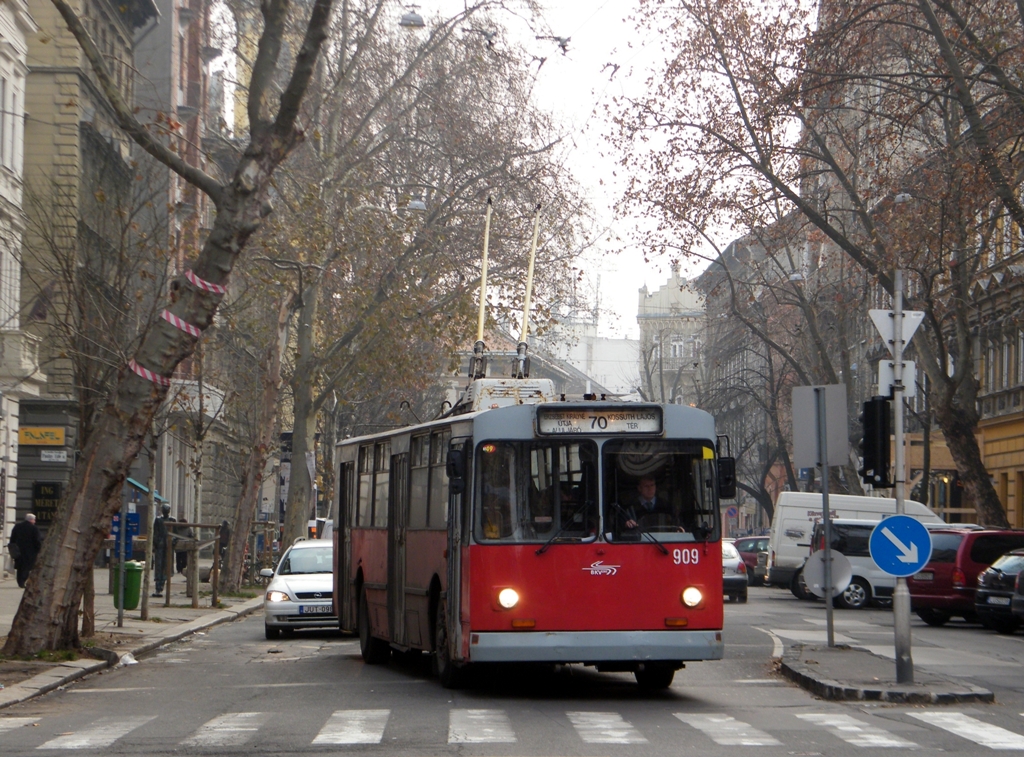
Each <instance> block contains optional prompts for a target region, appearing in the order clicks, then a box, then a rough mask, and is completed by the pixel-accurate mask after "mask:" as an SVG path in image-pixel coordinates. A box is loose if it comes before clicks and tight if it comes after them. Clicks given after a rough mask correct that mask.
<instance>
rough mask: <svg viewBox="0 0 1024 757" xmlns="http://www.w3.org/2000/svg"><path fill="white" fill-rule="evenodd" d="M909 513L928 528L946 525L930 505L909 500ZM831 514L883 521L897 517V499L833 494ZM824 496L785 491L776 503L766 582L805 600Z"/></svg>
mask: <svg viewBox="0 0 1024 757" xmlns="http://www.w3.org/2000/svg"><path fill="white" fill-rule="evenodd" d="M903 504H904V505H905V511H906V514H907V515H909V516H911V517H912V518H916V519H917V520H919V521H921V522H922V523H924V524H925V525H928V524H942V523H943V520H942V518H940V517H939V516H938V515H936V514H935V513H933V512H932V511H931V510H929V509H928V507H927V506H925V505H922V504H921V503H920V502H915V501H914V500H912V499H908V500H905V501H904V503H903ZM828 505H829V515H830V516H831V517H832V518H833V519H838V518H847V519H856V520H872V521H876V522H877V521H880V520H882V518H885V517H887V516H889V515H895V514H896V500H894V499H890V498H888V497H858V496H854V495H852V494H829V495H828ZM821 517H822V516H821V494H820V493H818V492H782V493H781V494H780V495H779V499H778V501H777V502H776V503H775V515H774V517H773V518H772V528H771V532H770V535H769V539H768V573H767V576H766V583H768V584H771V585H773V586H783V587H787V588H789V589H790V590H791V591H792V592H793V593H794V594H795V595H796V596H798V597H801V598H802V597H803V596H804V592H803V590H802V589H801V587H800V581H799V576H798V574H799V572H800V569H801V568H802V567H803V564H804V561H805V560H806V559H807V556H808V555H809V554H810V551H811V550H810V547H811V532H812V531H813V530H814V524H815V523H818V522H819V521H820V520H821Z"/></svg>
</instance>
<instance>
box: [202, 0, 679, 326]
mask: <svg viewBox="0 0 1024 757" xmlns="http://www.w3.org/2000/svg"><path fill="white" fill-rule="evenodd" d="M541 2H542V3H543V4H544V6H545V12H544V17H543V22H542V23H543V24H545V25H546V28H542V29H536V28H532V29H531V28H529V27H528V26H527V24H526V23H520V24H517V23H516V21H515V20H514V19H512V20H509V23H510V26H511V30H510V31H511V32H512V33H513V34H519V35H520V39H519V40H518V41H519V42H521V43H522V44H523V45H524V46H525V47H526V48H527V49H528V50H530V51H531V53H532V54H534V55H537V56H539V57H540V56H543V57H546V61H545V62H544V64H543V66H542V67H541V69H540V71H539V73H538V77H537V98H538V104H539V105H540V106H541V107H542V108H544V109H546V110H549V111H550V112H552V113H553V114H555V116H556V118H557V119H558V120H559V121H560V123H561V125H562V127H563V130H564V131H565V132H566V133H568V134H569V135H571V141H570V142H569V143H568V144H567V153H566V157H565V159H566V161H567V163H568V165H569V167H570V169H571V170H572V172H573V174H574V175H575V176H576V178H577V180H578V181H579V182H580V184H581V186H582V187H583V190H584V192H585V193H586V195H587V198H588V200H589V201H590V204H591V206H592V207H593V209H594V211H595V213H596V214H597V218H598V219H599V228H606V229H607V233H606V234H604V235H603V237H604V240H606V241H601V242H600V243H599V244H598V245H597V247H596V248H595V249H594V250H592V251H591V252H590V253H589V254H588V256H587V258H586V259H585V260H584V261H583V268H584V271H585V273H586V276H587V279H588V285H589V288H590V289H592V290H595V291H599V297H600V306H601V311H602V315H601V321H600V327H599V329H600V333H601V335H602V336H611V337H632V338H636V337H638V336H639V327H638V326H637V323H636V308H637V290H638V289H639V288H640V287H642V286H644V285H647V286H648V287H649V288H650V289H652V290H656V289H657V288H658V287H659V286H661V285H662V284H663V283H665V282H666V281H667V280H668V276H669V270H668V265H669V263H668V261H667V260H655V261H652V262H651V263H645V262H644V256H643V252H642V250H641V249H639V248H638V247H626V248H625V249H623V246H624V245H626V244H629V243H630V241H631V231H632V228H631V227H632V226H634V222H632V221H629V220H628V219H616V214H615V210H614V208H615V204H616V203H617V202H618V200H619V199H620V197H621V191H622V190H621V186H620V185H619V184H618V183H617V182H616V179H615V177H614V176H613V175H612V174H613V172H614V171H615V170H616V168H617V167H616V165H615V160H614V153H613V151H612V149H611V147H610V145H609V143H608V142H607V141H606V135H607V134H608V131H609V129H608V124H607V123H606V121H605V117H604V110H603V108H604V106H605V105H607V104H609V103H610V102H611V100H612V98H614V97H616V96H620V95H624V94H625V95H639V94H641V93H642V92H643V90H644V82H645V80H646V79H647V75H648V72H649V71H650V70H651V68H652V67H654V66H655V65H656V64H657V63H658V62H660V61H663V59H664V53H663V52H662V51H661V49H660V40H653V43H652V44H647V42H648V41H647V40H645V39H643V38H642V37H641V36H640V34H639V33H638V32H637V30H636V28H635V26H634V25H633V24H632V22H630V21H628V20H627V17H628V15H629V13H630V12H631V10H632V9H633V8H634V7H635V5H636V2H637V0H596V2H584V1H583V0H541ZM462 5H463V0H419V3H418V6H417V7H418V8H419V11H420V13H421V14H422V15H423V16H424V17H426V18H429V17H431V16H434V15H436V14H438V13H441V14H445V15H447V14H450V13H454V12H457V11H458V10H461V8H462ZM538 33H539V34H550V35H551V36H557V37H568V38H569V42H568V45H567V50H566V51H565V53H564V54H563V53H562V51H561V49H560V48H559V45H558V42H557V40H553V39H534V37H535V35H536V34H538ZM496 44H501V41H500V40H498V41H496ZM225 47H227V45H225ZM233 62H234V60H233V57H232V56H230V55H224V56H222V57H221V58H219V59H217V60H216V61H215V62H214V65H213V66H212V67H211V70H213V69H218V68H224V67H228V68H229V69H230V67H231V66H233ZM616 66H618V68H617V69H616V68H615V67H616ZM230 107H231V106H230V103H229V104H228V108H229V110H228V113H229V114H230ZM602 182H603V184H602ZM609 237H611V239H610V240H609ZM615 237H617V238H618V239H617V240H616V239H615ZM620 250H621V252H619V251H620ZM613 253H617V254H613ZM684 275H687V269H686V267H685V265H684ZM598 281H600V288H598V286H597V285H598Z"/></svg>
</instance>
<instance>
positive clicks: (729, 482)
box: [718, 457, 736, 499]
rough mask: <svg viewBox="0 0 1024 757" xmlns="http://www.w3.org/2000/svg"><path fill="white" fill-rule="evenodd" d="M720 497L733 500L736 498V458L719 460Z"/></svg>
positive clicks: (721, 458)
mask: <svg viewBox="0 0 1024 757" xmlns="http://www.w3.org/2000/svg"><path fill="white" fill-rule="evenodd" d="M718 496H719V498H721V499H733V498H734V497H735V496H736V458H735V457H720V458H718Z"/></svg>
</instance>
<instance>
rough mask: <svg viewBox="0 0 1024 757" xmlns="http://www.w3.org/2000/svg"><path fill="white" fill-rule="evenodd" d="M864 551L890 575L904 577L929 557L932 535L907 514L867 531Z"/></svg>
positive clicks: (923, 563) (895, 516)
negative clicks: (869, 536) (868, 534)
mask: <svg viewBox="0 0 1024 757" xmlns="http://www.w3.org/2000/svg"><path fill="white" fill-rule="evenodd" d="M868 550H869V551H870V552H871V559H872V560H874V561H875V565H877V566H878V567H879V569H880V570H882V571H883V572H885V573H888V574H889V575H890V576H897V577H899V578H905V577H907V576H912V575H914V574H915V573H917V572H918V571H919V570H921V568H923V567H924V566H925V565H926V564H927V563H928V561H929V560H930V559H931V557H932V535H931V534H930V533H928V529H927V528H925V527H924V526H923V525H922V524H921V522H920V521H917V520H914V519H913V518H911V517H910V516H909V515H891V516H889V517H888V518H886V519H885V520H883V521H882V522H881V523H879V524H878V525H877V526H875V530H874V531H872V532H871V538H870V539H869V540H868Z"/></svg>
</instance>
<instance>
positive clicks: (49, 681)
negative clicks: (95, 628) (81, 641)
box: [0, 596, 263, 710]
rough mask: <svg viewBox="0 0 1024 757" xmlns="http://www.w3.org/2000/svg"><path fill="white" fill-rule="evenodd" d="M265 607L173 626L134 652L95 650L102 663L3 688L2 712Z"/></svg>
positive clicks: (247, 605)
mask: <svg viewBox="0 0 1024 757" xmlns="http://www.w3.org/2000/svg"><path fill="white" fill-rule="evenodd" d="M262 607H263V597H262V596H259V597H256V598H254V599H250V600H249V601H247V602H243V603H242V604H240V605H238V606H236V607H231V608H229V609H226V610H220V611H218V612H216V613H213V614H211V615H207V616H205V617H202V618H196V619H195V620H190V621H188V622H187V623H181V624H180V625H177V626H173V627H172V628H169V629H168V632H167V633H165V634H163V635H161V636H158V637H156V638H153V639H149V640H148V641H146V642H144V643H142V644H139V645H138V646H134V647H132V648H131V649H124V650H119V651H117V652H115V651H113V650H109V649H100V648H94V649H92V650H91V651H92V652H93V653H94V654H95V655H96V656H97V657H100V658H101V659H98V660H87V659H81V660H71V661H68V662H62V663H61V664H60V665H57V666H55V667H53V668H50V669H49V670H47V671H44V672H43V673H40V674H39V675H36V676H33V677H32V678H28V679H26V680H24V681H20V682H19V683H16V684H14V685H13V686H8V687H7V688H0V710H2V709H3V708H5V707H10V706H11V705H15V704H18V703H20V702H25V701H27V700H29V699H32V698H33V697H37V696H39V695H40V694H45V693H47V692H49V691H53V690H54V689H57V688H60V687H61V686H64V685H65V684H68V683H70V682H71V681H74V680H76V679H78V678H82V677H83V676H86V675H89V674H90V673H96V672H99V671H101V670H107V669H109V668H112V667H114V666H115V665H117V664H118V663H119V662H120V660H121V658H122V657H123V656H124V655H126V654H131V655H133V656H134V657H138V656H139V655H142V654H145V653H146V652H151V651H152V650H154V649H157V648H158V647H162V646H164V645H165V644H170V643H172V642H175V641H178V640H179V639H183V638H184V637H186V636H190V635H191V634H193V633H195V632H196V631H200V630H203V629H205V628H210V627H212V626H216V625H220V624H221V623H226V622H229V621H232V620H237V619H238V618H244V617H245V616H247V615H251V614H252V613H254V612H256V611H257V610H259V609H260V608H262Z"/></svg>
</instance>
